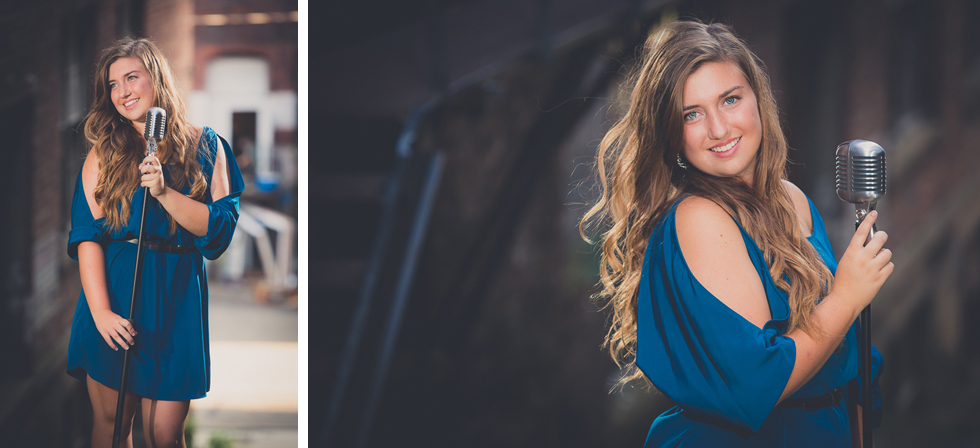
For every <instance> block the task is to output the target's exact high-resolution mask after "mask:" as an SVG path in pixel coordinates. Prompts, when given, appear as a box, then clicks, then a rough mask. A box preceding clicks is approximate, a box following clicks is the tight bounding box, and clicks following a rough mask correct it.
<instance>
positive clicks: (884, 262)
mask: <svg viewBox="0 0 980 448" xmlns="http://www.w3.org/2000/svg"><path fill="white" fill-rule="evenodd" d="M876 217H877V214H872V215H870V216H869V218H868V219H865V222H864V223H863V224H862V225H861V227H860V228H859V229H858V230H857V232H855V234H854V237H853V238H852V240H851V244H850V245H849V246H848V249H847V251H846V252H845V253H844V256H843V257H842V258H841V262H840V263H839V264H838V268H837V277H836V279H835V282H834V286H833V289H832V290H831V291H830V293H829V294H828V296H827V297H825V298H824V299H823V300H822V301H821V302H820V303H819V304H818V305H817V307H816V309H815V310H814V312H813V316H812V318H813V320H814V321H815V322H816V323H817V325H818V326H819V327H820V328H821V330H822V332H823V334H822V335H820V336H819V337H812V336H810V335H808V334H807V333H805V332H803V331H802V330H799V329H796V330H794V331H792V332H790V333H788V334H786V336H787V337H789V338H791V339H793V341H794V342H795V344H796V359H795V361H794V365H793V370H792V372H791V374H790V377H789V381H788V382H787V383H786V385H785V387H784V390H783V392H782V394H781V395H780V398H779V400H780V401H782V400H783V399H785V398H786V397H788V396H790V395H792V394H793V393H794V392H796V391H797V390H799V388H800V387H802V386H803V385H804V384H806V382H807V381H809V380H810V378H812V377H813V375H815V374H816V372H817V371H818V370H820V368H821V367H822V366H823V364H824V363H825V362H826V361H827V359H829V358H830V355H831V354H832V353H833V351H834V350H835V349H836V348H837V346H838V345H840V342H841V340H842V339H843V337H844V335H845V334H846V332H847V330H848V329H849V328H850V326H851V324H852V323H853V322H854V320H855V319H856V318H857V316H858V314H859V313H860V310H861V309H863V308H864V306H866V305H867V304H868V303H870V302H871V299H872V298H873V297H874V295H875V294H876V293H877V291H878V288H880V287H881V285H882V283H884V281H885V279H886V278H887V277H888V275H890V274H891V271H892V270H893V269H894V265H892V264H891V262H890V258H891V252H889V251H888V250H887V249H885V250H882V246H883V245H884V243H885V240H886V239H887V235H886V234H885V233H884V232H877V233H876V234H875V238H874V239H873V240H872V241H871V242H869V243H868V245H867V246H863V244H862V243H863V242H864V241H865V240H866V239H867V235H868V231H869V229H870V228H871V225H872V224H874V221H875V219H876ZM676 222H677V239H678V242H679V243H680V247H681V252H682V253H683V255H684V259H685V261H686V262H687V264H688V267H689V268H690V269H691V272H692V273H693V274H694V277H695V278H696V279H697V280H698V282H699V283H701V285H702V286H704V287H705V289H707V290H708V292H710V293H711V294H712V295H713V296H714V297H716V298H717V299H718V300H720V301H721V302H722V303H724V304H725V305H727V306H728V307H729V308H731V309H732V310H733V311H735V312H736V313H738V314H739V315H741V316H742V317H744V318H745V319H746V320H748V321H749V322H751V323H753V324H755V326H757V327H759V328H762V327H763V326H764V325H765V323H766V322H767V321H768V320H769V319H771V315H770V312H769V306H768V301H767V299H766V295H765V290H764V287H763V285H762V281H761V280H760V279H759V275H758V272H757V271H756V270H755V267H754V265H753V264H752V261H751V259H750V258H749V256H748V254H747V251H746V247H745V243H744V241H743V240H742V235H741V231H739V229H738V226H737V225H736V224H735V222H734V221H733V220H732V218H731V217H730V216H729V215H728V214H727V213H726V212H725V211H724V210H723V209H722V208H721V207H720V206H718V205H717V204H715V203H714V202H712V201H710V200H707V199H704V198H700V197H690V198H687V199H685V200H684V201H682V202H681V203H680V204H679V205H678V207H677V213H676ZM879 251H880V252H881V253H880V254H879ZM876 255H877V256H876Z"/></svg>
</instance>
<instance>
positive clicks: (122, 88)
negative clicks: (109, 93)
mask: <svg viewBox="0 0 980 448" xmlns="http://www.w3.org/2000/svg"><path fill="white" fill-rule="evenodd" d="M129 94H130V90H129V86H127V85H126V83H121V84H120V85H119V97H120V98H126V97H127V96H129Z"/></svg>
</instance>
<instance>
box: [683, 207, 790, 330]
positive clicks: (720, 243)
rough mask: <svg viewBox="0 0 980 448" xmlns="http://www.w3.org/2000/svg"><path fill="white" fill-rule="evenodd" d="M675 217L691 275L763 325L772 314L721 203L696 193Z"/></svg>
mask: <svg viewBox="0 0 980 448" xmlns="http://www.w3.org/2000/svg"><path fill="white" fill-rule="evenodd" d="M674 217H675V224H676V228H677V241H678V243H679V244H680V248H681V253H682V254H683V255H684V260H685V261H686V262H687V265H688V267H689V268H690V269H691V273H692V274H693V275H694V277H695V278H696V279H697V280H698V282H699V283H701V285H702V286H704V288H705V289H707V290H708V292H710V293H711V294H712V295H713V296H714V297H716V298H717V299H718V300H719V301H721V302H722V303H724V304H725V305H727V306H728V307H729V308H731V309H732V310H733V311H735V312H736V313H738V314H739V315H741V316H742V317H743V318H745V319H746V320H748V321H749V322H751V323H752V324H754V325H755V326H757V327H759V328H762V327H763V326H764V325H765V324H766V322H768V321H769V320H770V319H771V318H772V317H771V316H772V313H771V312H770V310H769V301H768V299H767V298H766V292H765V287H764V286H763V284H762V279H761V278H760V277H759V272H758V271H757V270H756V268H755V265H754V264H752V259H751V258H749V253H748V249H747V248H746V246H745V241H744V240H743V239H742V232H741V231H740V230H739V228H738V224H736V223H735V221H734V220H733V219H732V217H731V216H729V215H728V213H727V212H725V210H724V209H722V208H721V206H719V205H718V204H716V203H714V202H712V201H710V200H708V199H705V198H701V197H697V196H691V197H689V198H687V199H684V200H683V201H681V203H680V204H678V205H677V211H676V213H675V215H674Z"/></svg>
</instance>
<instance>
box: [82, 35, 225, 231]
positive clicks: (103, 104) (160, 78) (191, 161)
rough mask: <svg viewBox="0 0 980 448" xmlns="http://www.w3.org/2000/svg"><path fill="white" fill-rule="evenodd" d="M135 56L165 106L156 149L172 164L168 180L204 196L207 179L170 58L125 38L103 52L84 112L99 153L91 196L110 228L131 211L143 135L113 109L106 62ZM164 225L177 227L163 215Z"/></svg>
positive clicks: (142, 41) (158, 104)
mask: <svg viewBox="0 0 980 448" xmlns="http://www.w3.org/2000/svg"><path fill="white" fill-rule="evenodd" d="M129 57H134V58H137V59H139V60H140V61H141V62H142V63H143V67H144V68H145V69H146V71H147V73H149V76H150V81H151V84H152V86H153V93H154V101H153V102H154V104H152V106H156V107H160V108H162V109H163V110H165V111H167V129H166V133H165V137H164V140H163V141H162V142H160V143H159V145H158V150H157V152H156V156H157V158H159V159H160V163H162V164H172V167H171V169H170V171H169V173H168V174H169V175H168V176H167V179H166V182H167V185H169V186H170V187H171V188H174V189H175V190H180V189H181V188H183V187H184V186H186V185H187V184H188V183H190V185H191V190H190V194H189V196H190V197H191V198H193V199H195V200H197V201H201V202H203V201H204V200H205V199H204V198H205V193H206V192H207V180H206V179H205V177H204V176H203V173H202V169H201V164H200V162H198V158H197V147H198V146H197V142H196V141H194V131H193V130H192V129H191V126H190V124H189V123H188V122H187V114H186V111H185V106H184V100H183V99H182V98H181V96H180V94H179V92H178V89H177V83H176V78H175V76H174V74H173V71H172V70H171V69H170V64H169V63H168V62H167V59H166V58H165V57H164V56H163V53H162V52H160V49H159V48H157V46H156V45H155V44H154V43H153V42H152V41H150V40H148V39H133V38H125V39H122V40H119V41H117V42H115V43H114V44H113V45H112V46H110V47H109V48H106V49H105V50H104V51H103V52H102V57H101V59H100V60H99V63H98V65H97V66H96V72H95V77H94V93H95V95H94V99H93V100H92V107H91V108H90V109H89V112H88V114H87V115H86V116H85V139H86V140H87V141H88V143H89V145H91V146H92V148H93V149H94V150H95V153H96V155H97V156H98V157H99V178H98V183H97V184H96V187H95V191H94V196H95V201H96V202H97V203H98V204H99V207H101V208H102V211H103V212H104V213H105V216H106V224H107V226H108V227H109V228H110V229H111V230H112V231H116V230H118V229H119V228H121V227H122V226H123V225H124V224H125V223H126V222H127V221H128V220H129V216H130V213H131V210H130V203H131V202H132V199H133V195H134V194H135V193H136V189H137V187H138V186H139V184H140V176H139V171H138V170H137V169H136V167H137V166H138V165H139V164H140V162H141V161H142V160H143V158H144V157H145V156H146V151H145V148H146V140H145V139H144V138H143V136H142V135H140V133H139V132H138V131H137V130H136V128H135V127H133V124H132V122H131V121H130V120H128V119H126V118H124V117H123V116H122V115H120V114H119V112H118V111H116V108H115V106H114V105H113V104H112V99H111V96H110V93H109V67H110V66H111V65H112V63H113V62H116V61H117V60H119V59H121V58H129ZM167 219H168V221H169V224H168V231H169V232H170V233H171V234H173V233H175V232H176V228H177V227H176V223H175V222H174V220H173V218H171V217H170V216H169V215H168V216H167Z"/></svg>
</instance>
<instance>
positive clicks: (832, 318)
mask: <svg viewBox="0 0 980 448" xmlns="http://www.w3.org/2000/svg"><path fill="white" fill-rule="evenodd" d="M815 311H816V313H817V314H818V315H819V317H818V320H819V322H820V326H821V327H822V328H823V329H824V332H825V333H827V334H832V335H834V336H839V337H843V336H844V335H845V334H846V333H847V330H848V329H849V328H851V324H853V323H854V321H855V320H857V318H858V316H859V315H860V314H861V308H858V307H856V306H853V305H852V304H851V303H850V302H848V301H846V300H843V298H841V297H840V296H838V295H837V294H834V292H833V291H831V292H830V293H829V294H827V296H826V297H824V298H823V300H822V301H821V302H820V303H819V304H818V305H817V307H816V310H815Z"/></svg>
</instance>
